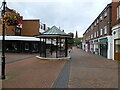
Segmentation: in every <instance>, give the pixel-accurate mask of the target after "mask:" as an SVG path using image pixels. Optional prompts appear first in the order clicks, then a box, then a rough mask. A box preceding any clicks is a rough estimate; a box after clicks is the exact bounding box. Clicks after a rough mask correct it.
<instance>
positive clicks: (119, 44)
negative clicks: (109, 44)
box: [114, 39, 120, 61]
mask: <svg viewBox="0 0 120 90" xmlns="http://www.w3.org/2000/svg"><path fill="white" fill-rule="evenodd" d="M114 48H115V51H114V59H115V60H119V61H120V39H115V40H114Z"/></svg>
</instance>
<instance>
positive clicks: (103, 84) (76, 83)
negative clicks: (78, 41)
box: [69, 48, 118, 88]
mask: <svg viewBox="0 0 120 90" xmlns="http://www.w3.org/2000/svg"><path fill="white" fill-rule="evenodd" d="M117 87H118V63H117V62H116V61H112V60H107V59H105V58H103V57H101V56H96V55H93V54H91V53H86V52H84V51H82V50H80V49H78V50H77V49H76V48H74V50H73V52H72V60H71V69H70V77H69V88H117Z"/></svg>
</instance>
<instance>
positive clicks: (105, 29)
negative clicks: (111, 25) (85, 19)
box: [104, 26, 107, 34]
mask: <svg viewBox="0 0 120 90" xmlns="http://www.w3.org/2000/svg"><path fill="white" fill-rule="evenodd" d="M104 34H107V26H105V27H104Z"/></svg>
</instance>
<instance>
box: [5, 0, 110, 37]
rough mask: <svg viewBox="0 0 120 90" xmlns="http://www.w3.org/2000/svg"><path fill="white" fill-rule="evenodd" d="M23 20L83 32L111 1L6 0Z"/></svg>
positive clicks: (67, 30) (68, 30)
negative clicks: (37, 21)
mask: <svg viewBox="0 0 120 90" xmlns="http://www.w3.org/2000/svg"><path fill="white" fill-rule="evenodd" d="M6 1H7V6H8V7H9V8H12V9H15V10H16V11H17V12H19V13H20V14H21V15H22V16H23V17H24V18H25V19H34V18H35V19H36V18H37V19H40V21H42V22H43V23H46V24H47V25H48V26H53V25H56V26H60V27H61V28H62V29H64V30H65V32H68V33H69V32H74V33H75V31H76V30H77V31H78V34H79V36H82V34H83V33H84V32H85V30H86V29H87V28H88V26H89V25H90V24H91V23H92V22H93V21H94V19H95V18H96V17H97V16H98V15H99V13H100V12H101V11H102V10H103V9H104V8H105V7H106V6H107V4H108V3H110V2H111V0H6Z"/></svg>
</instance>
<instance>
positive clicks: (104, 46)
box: [100, 43, 108, 58]
mask: <svg viewBox="0 0 120 90" xmlns="http://www.w3.org/2000/svg"><path fill="white" fill-rule="evenodd" d="M107 47H108V46H107V43H106V44H105V43H104V44H100V55H101V56H103V57H105V58H107Z"/></svg>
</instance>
